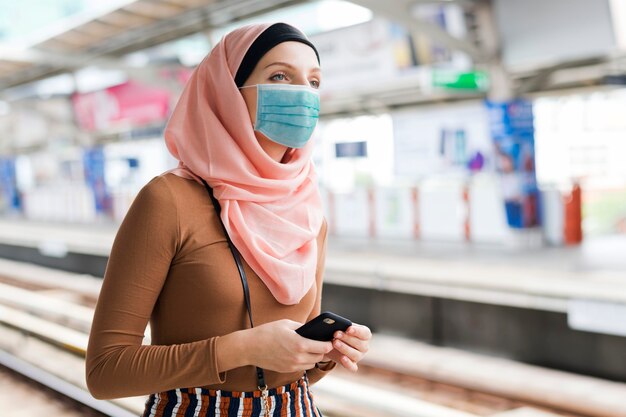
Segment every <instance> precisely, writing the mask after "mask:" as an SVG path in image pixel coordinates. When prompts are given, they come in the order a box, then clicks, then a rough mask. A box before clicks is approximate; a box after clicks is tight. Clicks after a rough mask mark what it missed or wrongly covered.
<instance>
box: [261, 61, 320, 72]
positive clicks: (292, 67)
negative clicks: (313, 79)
mask: <svg viewBox="0 0 626 417" xmlns="http://www.w3.org/2000/svg"><path fill="white" fill-rule="evenodd" d="M272 65H281V66H284V67H287V68H291V69H296V67H294V66H293V65H291V64H289V63H288V62H281V61H277V62H272V63H271V64H269V65H266V66H265V68H269V67H271V66H272ZM265 68H264V69H265ZM311 71H321V68H320V67H314V68H311Z"/></svg>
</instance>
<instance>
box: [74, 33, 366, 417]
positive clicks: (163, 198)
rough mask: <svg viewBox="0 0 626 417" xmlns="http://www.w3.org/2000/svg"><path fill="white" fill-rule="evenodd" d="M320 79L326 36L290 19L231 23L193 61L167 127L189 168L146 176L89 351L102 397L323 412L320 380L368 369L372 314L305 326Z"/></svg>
mask: <svg viewBox="0 0 626 417" xmlns="http://www.w3.org/2000/svg"><path fill="white" fill-rule="evenodd" d="M320 82H321V70H320V67H319V56H318V53H317V50H316V48H315V46H314V45H313V44H311V42H310V41H309V40H308V39H307V38H306V37H305V35H304V34H303V33H302V32H301V31H299V30H298V29H296V28H294V27H293V26H290V25H287V24H284V23H276V24H260V25H248V26H244V27H241V28H239V29H236V30H234V31H232V32H230V33H229V34H227V35H226V36H225V37H224V38H223V39H222V40H221V41H220V42H219V43H218V44H217V45H216V46H215V48H214V49H213V50H212V51H211V52H210V53H209V54H208V55H207V57H205V59H204V60H203V61H202V62H201V63H200V64H199V65H198V67H197V68H196V69H195V71H194V72H193V74H192V76H191V78H190V80H189V81H188V83H187V84H186V86H185V88H184V90H183V93H182V95H181V97H180V99H179V101H178V104H177V105H176V108H175V109H174V111H173V113H172V116H171V118H170V120H169V122H168V125H167V126H166V129H165V141H166V145H167V148H168V150H169V152H170V153H171V154H172V155H173V156H174V157H175V158H177V159H178V160H179V164H178V167H177V168H174V169H172V170H169V171H166V172H164V173H162V174H160V175H159V176H156V177H154V178H153V179H152V180H150V181H149V182H148V183H147V184H146V185H144V187H143V188H142V189H141V190H140V192H139V193H138V195H137V196H136V198H135V200H134V201H133V203H132V205H131V207H130V208H129V211H128V213H127V214H126V216H125V218H124V220H123V221H122V223H121V225H120V228H119V230H118V232H117V235H116V237H115V240H114V243H113V247H112V250H111V254H110V257H109V260H108V263H107V267H106V270H105V275H104V280H103V283H102V289H101V292H100V295H99V298H98V303H97V305H96V309H95V314H94V319H93V323H92V327H91V332H90V335H89V343H88V347H87V354H86V380H87V386H88V389H89V391H90V392H91V394H92V395H93V396H94V397H95V398H98V399H111V398H119V397H129V396H138V395H149V397H148V399H147V400H146V403H145V409H144V413H143V416H155V415H158V416H179V415H180V416H182V415H185V416H191V415H194V416H197V415H203V416H204V415H210V416H213V415H222V416H238V415H246V416H260V415H267V412H268V411H269V412H270V413H271V414H272V415H280V416H320V415H321V413H320V412H319V410H318V409H317V407H316V406H315V403H314V398H313V396H312V394H311V392H310V390H309V386H310V385H311V384H313V383H315V382H317V381H318V380H319V379H321V378H322V377H324V375H326V374H327V373H328V372H330V371H331V370H332V369H334V368H335V367H336V366H337V364H340V365H341V366H343V367H345V368H346V369H348V370H351V371H356V370H357V368H358V365H357V364H358V362H359V361H360V360H361V359H362V358H363V356H364V354H365V352H366V351H367V349H368V344H369V339H370V338H371V332H370V330H369V328H367V327H366V326H363V325H359V324H353V325H352V326H351V327H350V328H348V330H347V331H346V332H337V333H336V334H335V335H334V336H335V339H334V340H333V341H332V342H320V341H315V340H309V339H306V338H303V337H301V336H300V335H298V334H297V333H296V332H295V329H297V328H298V327H299V326H300V325H301V324H302V323H304V322H306V321H308V320H310V319H312V318H313V317H315V316H317V315H318V314H319V313H320V306H321V294H322V284H323V275H324V261H325V252H326V242H327V229H328V226H327V222H326V219H325V218H324V216H323V208H322V202H321V196H320V192H319V189H318V185H317V174H316V172H315V169H314V165H313V162H312V160H311V154H312V150H313V142H312V141H311V140H310V138H311V134H312V132H313V130H314V129H315V126H316V123H317V118H318V112H319V92H318V88H319V87H320ZM231 245H232V246H231ZM237 259H239V262H240V265H239V266H238V264H237ZM239 268H241V270H242V271H243V273H244V274H242V273H241V272H242V271H240V269H239ZM242 284H243V285H242ZM246 286H247V287H248V288H249V304H248V303H247V302H246V293H245V290H244V288H245V287H246ZM148 321H149V322H150V325H151V336H152V337H151V345H142V344H141V343H142V339H143V337H144V331H145V329H146V325H147V323H148ZM252 321H253V323H254V326H251V322H252Z"/></svg>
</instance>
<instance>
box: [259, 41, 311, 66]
mask: <svg viewBox="0 0 626 417" xmlns="http://www.w3.org/2000/svg"><path fill="white" fill-rule="evenodd" d="M273 62H282V63H285V64H289V65H291V66H293V67H296V68H306V69H311V70H312V69H319V63H318V62H317V55H315V51H314V50H313V49H312V48H311V47H310V46H308V45H306V44H304V43H302V42H296V41H287V42H281V43H279V44H278V45H276V46H275V47H273V48H272V49H270V50H269V51H267V53H266V54H265V55H263V58H261V60H260V61H259V64H261V65H259V67H262V68H265V67H266V66H267V65H271V64H272V63H273Z"/></svg>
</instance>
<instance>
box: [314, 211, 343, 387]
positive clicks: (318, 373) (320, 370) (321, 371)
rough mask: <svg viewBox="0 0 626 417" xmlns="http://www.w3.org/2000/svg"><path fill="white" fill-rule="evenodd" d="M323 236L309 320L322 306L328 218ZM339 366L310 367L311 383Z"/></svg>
mask: <svg viewBox="0 0 626 417" xmlns="http://www.w3.org/2000/svg"><path fill="white" fill-rule="evenodd" d="M321 233H322V235H323V237H322V246H321V247H320V248H319V250H318V259H317V270H316V278H315V279H316V281H317V288H318V291H317V296H316V299H315V307H314V308H313V311H311V314H310V315H309V318H308V319H307V321H308V320H311V319H312V318H314V317H316V316H317V315H319V314H320V312H321V308H322V289H323V283H324V267H325V264H326V243H327V241H328V223H327V221H326V219H324V223H323V225H322V231H321ZM336 366H337V363H336V362H334V361H331V362H330V363H328V364H325V365H315V368H312V369H309V370H308V371H307V377H308V378H309V384H311V385H312V384H314V383H316V382H317V381H319V380H320V379H322V378H323V377H324V376H326V375H327V374H328V373H329V372H330V371H332V370H333V369H334V368H335V367H336Z"/></svg>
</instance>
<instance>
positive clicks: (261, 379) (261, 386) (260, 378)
mask: <svg viewBox="0 0 626 417" xmlns="http://www.w3.org/2000/svg"><path fill="white" fill-rule="evenodd" d="M202 183H203V184H204V186H205V188H206V190H207V192H208V193H209V196H211V201H212V202H213V207H215V211H216V212H217V217H218V219H220V224H221V225H222V229H224V235H225V236H226V240H228V246H229V247H230V252H231V253H232V254H233V258H235V263H236V264H237V269H238V270H239V276H240V277H241V285H242V286H243V294H244V298H245V299H246V307H247V308H248V318H249V319H250V327H254V323H253V322H252V308H251V306H250V289H249V288H248V279H247V278H246V272H245V270H244V269H243V264H242V263H241V254H240V253H239V251H238V250H237V248H236V247H235V245H234V244H233V242H232V240H230V236H228V232H227V231H226V226H224V222H222V218H221V217H220V213H221V212H222V208H221V207H220V203H219V202H218V201H217V199H216V198H215V196H214V195H213V190H212V189H211V187H209V184H207V183H206V181H205V180H204V179H202ZM256 378H257V383H258V385H259V389H264V388H265V389H267V385H266V384H265V374H264V372H263V369H262V368H259V367H258V366H257V368H256Z"/></svg>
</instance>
